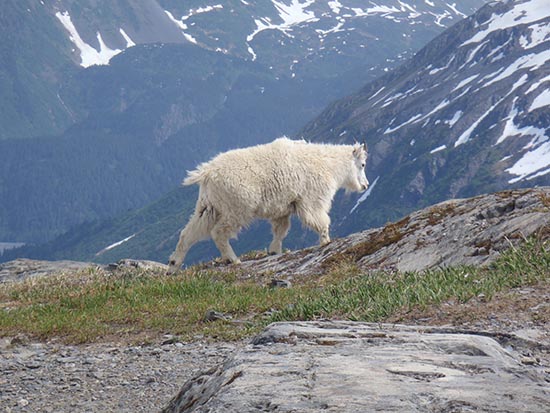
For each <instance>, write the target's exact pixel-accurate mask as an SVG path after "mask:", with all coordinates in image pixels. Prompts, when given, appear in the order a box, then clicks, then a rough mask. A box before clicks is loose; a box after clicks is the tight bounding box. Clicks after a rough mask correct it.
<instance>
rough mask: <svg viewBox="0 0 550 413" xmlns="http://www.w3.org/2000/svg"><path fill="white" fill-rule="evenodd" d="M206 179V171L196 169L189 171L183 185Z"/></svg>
mask: <svg viewBox="0 0 550 413" xmlns="http://www.w3.org/2000/svg"><path fill="white" fill-rule="evenodd" d="M203 180H204V171H203V170H202V169H200V168H199V169H195V170H194V171H187V177H186V178H185V179H184V180H183V182H182V185H186V186H187V185H193V184H200V183H201V182H202V181H203Z"/></svg>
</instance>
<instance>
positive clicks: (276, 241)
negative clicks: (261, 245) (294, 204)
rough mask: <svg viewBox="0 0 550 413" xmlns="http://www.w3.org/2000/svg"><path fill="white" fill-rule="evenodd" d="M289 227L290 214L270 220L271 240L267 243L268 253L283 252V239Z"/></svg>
mask: <svg viewBox="0 0 550 413" xmlns="http://www.w3.org/2000/svg"><path fill="white" fill-rule="evenodd" d="M289 229H290V215H286V216H284V217H280V218H276V219H272V220H271V230H272V232H273V241H271V244H269V249H268V252H269V254H281V253H282V252H283V239H285V237H286V236H287V234H288V230H289Z"/></svg>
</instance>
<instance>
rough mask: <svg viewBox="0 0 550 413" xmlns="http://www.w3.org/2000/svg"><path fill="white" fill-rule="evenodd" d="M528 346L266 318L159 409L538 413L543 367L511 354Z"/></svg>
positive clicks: (451, 333)
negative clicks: (267, 322)
mask: <svg viewBox="0 0 550 413" xmlns="http://www.w3.org/2000/svg"><path fill="white" fill-rule="evenodd" d="M536 346H540V344H537V343H534V342H528V341H525V340H521V339H518V338H517V337H514V336H510V335H498V334H495V335H491V334H489V333H485V334H484V333H473V332H461V331H455V330H450V329H444V328H433V327H411V326H399V325H378V324H376V325H375V324H367V323H352V322H330V321H325V322H296V323H276V324H272V325H271V326H269V327H268V328H267V329H266V330H265V331H264V332H263V333H262V334H261V335H259V336H258V337H256V338H255V339H254V340H253V341H252V342H251V343H250V344H249V345H248V346H246V347H245V348H244V349H242V350H241V351H240V352H238V353H237V354H236V355H235V356H233V358H231V359H229V361H227V362H226V363H225V364H223V365H221V366H219V367H218V368H213V369H211V370H209V371H207V372H206V373H203V374H201V375H199V376H197V377H195V378H194V379H192V380H190V381H188V382H187V383H186V384H185V385H184V386H183V388H182V390H181V391H180V393H179V394H178V395H177V396H176V397H175V398H174V399H173V400H172V401H171V402H170V403H169V405H168V406H167V407H165V408H164V409H163V410H162V412H163V413H187V412H224V413H232V412H235V413H245V412H259V411H262V412H325V411H326V412H374V411H384V412H387V411H392V412H459V411H460V412H466V411H468V412H470V411H483V412H495V411H498V412H520V411H521V412H540V413H542V412H548V411H550V386H549V384H548V372H545V371H543V369H542V368H541V367H537V366H536V363H531V361H529V362H526V361H525V360H522V357H521V354H520V352H521V351H524V350H526V349H527V350H528V349H529V348H530V347H536ZM547 350H548V348H547Z"/></svg>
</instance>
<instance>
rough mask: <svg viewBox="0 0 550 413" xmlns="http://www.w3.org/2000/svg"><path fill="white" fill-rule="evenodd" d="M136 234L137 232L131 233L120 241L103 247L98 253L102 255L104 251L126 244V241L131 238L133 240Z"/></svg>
mask: <svg viewBox="0 0 550 413" xmlns="http://www.w3.org/2000/svg"><path fill="white" fill-rule="evenodd" d="M135 236H136V234H132V235H130V236H129V237H126V238H124V239H123V240H120V241H118V242H115V243H114V244H111V245H109V246H108V247H105V248H103V249H102V250H101V251H99V252H98V253H97V254H96V255H101V254H103V253H104V252H107V251H109V250H112V249H113V248H116V247H118V246H120V245H122V244H124V243H125V242H127V241H130V240H131V239H132V238H134V237H135Z"/></svg>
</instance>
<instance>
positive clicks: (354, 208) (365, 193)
mask: <svg viewBox="0 0 550 413" xmlns="http://www.w3.org/2000/svg"><path fill="white" fill-rule="evenodd" d="M379 178H380V176H377V177H376V179H375V180H374V182H373V183H372V184H371V185H370V186H369V189H367V190H366V191H365V192H364V193H363V194H362V195H361V197H360V198H359V199H358V200H357V202H356V203H355V205H354V206H353V208H352V209H351V211H349V213H350V214H351V213H353V211H355V210H356V209H357V207H358V206H359V205H361V203H363V202H365V200H366V199H367V198H368V197H369V196H370V194H371V193H372V190H373V189H374V187H375V186H376V183H377V182H378V179H379Z"/></svg>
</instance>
